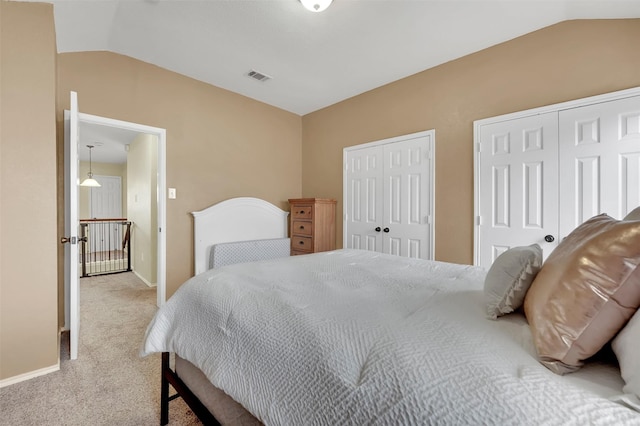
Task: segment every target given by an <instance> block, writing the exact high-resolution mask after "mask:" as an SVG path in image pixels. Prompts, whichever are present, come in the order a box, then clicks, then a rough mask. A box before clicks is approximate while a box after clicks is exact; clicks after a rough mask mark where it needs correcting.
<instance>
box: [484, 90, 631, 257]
mask: <svg viewBox="0 0 640 426" xmlns="http://www.w3.org/2000/svg"><path fill="white" fill-rule="evenodd" d="M638 95H640V87H634V88H631V89H625V90H618V91H615V92H610V93H604V94H601V95H596V96H589V97H587V98H581V99H574V100H571V101H567V102H561V103H557V104H551V105H545V106H542V107H538V108H532V109H527V110H523V111H517V112H512V113H508V114H503V115H498V116H495V117H489V118H484V119H481V120H475V121H474V122H473V141H472V143H473V169H474V172H473V180H474V181H473V264H474V265H479V264H480V258H479V257H480V250H479V249H480V225H481V222H482V217H481V215H480V202H481V201H482V199H481V193H480V166H481V165H480V155H479V152H480V143H481V140H480V138H481V132H480V128H481V127H482V126H485V125H488V124H493V123H498V122H501V121H508V120H517V119H519V118H524V117H529V116H532V115H540V114H546V113H550V112H557V113H559V112H560V111H562V110H567V109H572V108H577V107H582V106H587V105H593V104H598V103H602V102H609V101H616V100H620V99H624V98H630V97H633V96H638ZM558 143H560V141H558Z"/></svg>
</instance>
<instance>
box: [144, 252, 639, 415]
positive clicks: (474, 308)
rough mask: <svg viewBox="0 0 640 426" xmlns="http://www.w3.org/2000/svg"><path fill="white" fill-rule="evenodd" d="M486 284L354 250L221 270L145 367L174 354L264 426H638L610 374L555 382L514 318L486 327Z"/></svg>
mask: <svg viewBox="0 0 640 426" xmlns="http://www.w3.org/2000/svg"><path fill="white" fill-rule="evenodd" d="M484 275H485V272H484V271H483V270H482V269H480V268H476V267H472V266H462V265H453V264H447V263H442V262H429V261H422V260H411V259H406V258H400V257H395V256H388V255H382V254H378V253H372V252H365V251H356V250H339V251H335V252H325V253H318V254H313V255H307V256H296V257H291V258H285V259H281V260H276V261H263V262H256V263H251V264H240V265H232V266H227V267H224V268H221V269H217V270H211V271H208V272H205V273H203V274H201V275H199V276H197V277H194V278H192V279H191V280H190V281H188V282H187V283H186V284H184V285H183V286H181V287H180V289H179V290H178V291H177V292H176V294H175V295H174V296H173V297H172V298H171V299H170V300H169V301H168V302H167V304H166V305H165V306H164V307H163V308H162V309H160V310H159V311H158V313H157V315H156V316H155V318H154V319H153V321H152V322H151V324H150V325H149V329H148V330H147V336H146V340H145V343H144V348H143V354H148V353H152V352H165V351H170V352H176V353H178V354H179V355H180V356H181V357H183V358H185V359H187V360H189V361H190V362H192V363H193V364H194V365H196V366H197V367H199V368H200V369H201V370H202V371H203V372H204V373H205V374H206V376H207V377H208V378H209V380H211V382H212V383H213V384H214V385H215V386H217V387H219V388H221V389H222V390H224V391H225V392H226V393H227V394H229V395H230V396H231V397H232V398H234V399H235V400H237V401H238V402H240V403H241V404H242V405H243V406H244V407H245V408H247V409H248V410H249V411H250V412H251V413H252V414H253V415H254V416H256V417H257V418H258V419H260V420H261V421H263V422H264V423H265V424H267V425H365V424H367V425H369V424H371V425H399V424H402V425H413V424H415V425H426V424H446V425H462V424H469V425H479V424H488V425H510V424H511V425H540V424H547V425H553V424H563V425H565V424H575V425H586V424H601V425H605V424H607V425H610V424H615V425H622V424H640V414H639V413H637V412H635V411H633V410H631V409H629V408H626V407H624V406H622V405H619V404H617V403H615V402H612V401H610V400H608V399H607V398H608V397H613V396H615V395H614V394H615V393H616V392H618V391H619V389H621V388H622V382H621V379H620V378H619V373H616V372H615V368H614V367H607V366H600V365H590V366H587V367H586V368H585V369H583V370H584V371H581V372H578V373H574V376H573V377H570V376H572V375H568V376H564V377H560V376H556V375H555V374H553V373H551V372H549V371H548V370H547V369H545V368H544V367H543V366H541V365H540V364H539V363H538V362H537V361H536V360H535V358H534V357H533V353H534V352H533V348H532V346H531V344H530V334H529V332H528V326H527V324H526V322H525V320H524V318H523V317H521V316H519V315H517V314H515V315H512V316H510V318H505V320H504V321H502V320H499V321H491V320H488V319H485V316H484V312H485V309H484V307H483V298H482V280H483V279H484ZM612 369H613V370H612ZM612 371H613V373H612ZM591 377H593V378H594V379H593V381H592V379H591Z"/></svg>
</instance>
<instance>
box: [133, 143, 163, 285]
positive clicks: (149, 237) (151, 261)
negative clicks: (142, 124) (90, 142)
mask: <svg viewBox="0 0 640 426" xmlns="http://www.w3.org/2000/svg"><path fill="white" fill-rule="evenodd" d="M127 176H129V181H128V182H129V183H128V186H127V198H128V200H127V203H128V206H129V208H128V209H127V218H128V219H129V220H130V221H131V222H133V224H132V227H131V246H130V247H131V250H132V256H131V263H132V269H133V270H134V271H135V273H136V274H138V276H140V277H141V278H142V279H143V280H144V281H146V283H147V284H155V283H156V279H157V278H156V277H157V268H158V256H157V252H158V233H157V229H158V202H157V201H158V200H157V197H156V193H157V189H156V188H157V184H158V179H157V176H158V137H157V136H154V135H145V134H140V135H138V136H137V137H136V138H135V139H134V140H133V142H131V145H129V152H128V154H127Z"/></svg>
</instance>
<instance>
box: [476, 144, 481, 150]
mask: <svg viewBox="0 0 640 426" xmlns="http://www.w3.org/2000/svg"><path fill="white" fill-rule="evenodd" d="M476 149H477V151H478V152H482V143H480V142H478V143H477V144H476Z"/></svg>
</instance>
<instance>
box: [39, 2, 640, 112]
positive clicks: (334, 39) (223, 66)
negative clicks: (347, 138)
mask: <svg viewBox="0 0 640 426" xmlns="http://www.w3.org/2000/svg"><path fill="white" fill-rule="evenodd" d="M49 2H50V3H53V4H54V14H55V24H56V37H57V46H58V51H59V52H61V53H62V52H81V51H99V50H104V51H110V52H115V53H119V54H123V55H127V56H130V57H133V58H136V59H139V60H142V61H145V62H149V63H152V64H155V65H158V66H160V67H163V68H166V69H169V70H172V71H175V72H178V73H181V74H184V75H186V76H189V77H192V78H195V79H198V80H201V81H204V82H207V83H210V84H213V85H215V86H218V87H222V88H225V89H228V90H231V91H233V92H236V93H240V94H242V95H245V96H248V97H250V98H253V99H256V100H259V101H262V102H265V103H267V104H270V105H274V106H276V107H279V108H282V109H284V110H287V111H290V112H293V113H296V114H299V115H304V114H307V113H310V112H313V111H315V110H318V109H320V108H323V107H326V106H329V105H331V104H334V103H336V102H339V101H341V100H344V99H346V98H349V97H352V96H355V95H358V94H360V93H363V92H366V91H368V90H371V89H374V88H376V87H379V86H382V85H384V84H387V83H389V82H392V81H395V80H398V79H401V78H403V77H407V76H409V75H411V74H415V73H417V72H420V71H423V70H425V69H428V68H431V67H434V66H436V65H438V64H442V63H444V62H447V61H450V60H453V59H456V58H459V57H461V56H464V55H467V54H469V53H472V52H476V51H478V50H481V49H484V48H487V47H489V46H492V45H495V44H498V43H501V42H504V41H507V40H509V39H512V38H515V37H518V36H520V35H523V34H526V33H528V32H531V31H535V30H537V29H540V28H542V27H545V26H548V25H552V24H555V23H557V22H561V21H564V20H570V19H584V18H632V17H640V0H586V1H585V0H334V1H333V4H332V5H331V6H330V7H329V8H328V9H327V10H326V11H324V12H321V13H312V12H309V11H307V10H306V9H304V8H303V7H302V5H301V4H300V2H299V1H298V0H208V1H203V0H200V1H193V0H120V1H116V0H100V1H97V0H49ZM251 70H255V71H258V72H260V73H263V74H266V75H268V76H270V77H271V79H269V80H267V81H265V82H260V81H257V80H255V79H252V78H249V77H247V73H248V72H249V71H251Z"/></svg>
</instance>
